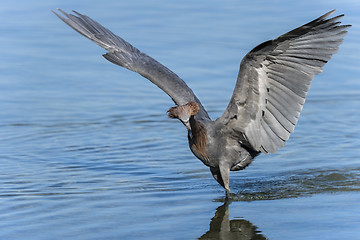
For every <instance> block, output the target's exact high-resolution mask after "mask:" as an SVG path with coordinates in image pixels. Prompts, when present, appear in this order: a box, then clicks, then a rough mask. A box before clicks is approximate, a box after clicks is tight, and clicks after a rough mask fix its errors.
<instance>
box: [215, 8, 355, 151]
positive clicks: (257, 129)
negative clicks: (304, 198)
mask: <svg viewBox="0 0 360 240" xmlns="http://www.w3.org/2000/svg"><path fill="white" fill-rule="evenodd" d="M334 12H335V10H333V11H331V12H328V13H326V14H325V15H323V16H321V17H319V18H317V19H315V20H314V21H311V22H309V23H307V24H305V25H303V26H301V27H299V28H296V29H294V30H292V31H290V32H288V33H286V34H284V35H282V36H280V37H278V38H276V39H274V40H270V41H267V42H264V43H262V44H260V45H258V46H257V47H255V48H254V49H253V50H251V51H250V52H249V53H248V54H247V55H246V56H245V57H244V59H243V60H242V62H241V64H240V71H239V75H238V79H237V83H236V86H235V90H234V93H233V96H232V98H231V100H230V103H229V105H228V107H227V109H226V110H225V112H224V113H223V115H222V117H221V118H219V119H218V121H221V122H222V123H223V124H225V125H226V129H227V130H228V131H229V132H230V134H232V135H233V136H234V137H236V138H238V139H239V140H240V141H242V142H243V144H245V145H246V144H247V145H248V147H251V148H253V149H254V150H256V151H261V152H263V153H274V152H276V151H277V149H278V148H281V147H283V146H284V145H285V141H286V140H288V139H289V137H290V133H292V132H293V131H294V127H295V125H296V123H297V121H298V118H299V115H300V112H301V110H302V107H303V104H304V102H305V97H306V94H307V92H308V90H309V88H310V83H311V80H312V79H313V77H314V75H315V74H319V73H321V72H322V70H323V69H322V67H323V66H324V65H325V64H326V63H327V62H328V61H329V60H330V58H331V57H332V55H333V54H335V53H336V52H337V51H338V47H339V45H340V44H341V43H342V42H343V38H344V36H345V34H346V33H347V31H346V30H347V28H349V27H350V25H340V22H339V20H340V19H341V18H342V17H343V15H339V16H336V17H334V18H330V19H328V17H329V16H330V15H331V14H333V13H334Z"/></svg>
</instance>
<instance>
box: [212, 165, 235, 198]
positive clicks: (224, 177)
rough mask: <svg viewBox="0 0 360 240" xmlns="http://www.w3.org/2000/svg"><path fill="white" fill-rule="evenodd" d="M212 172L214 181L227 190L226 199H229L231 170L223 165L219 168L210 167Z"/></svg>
mask: <svg viewBox="0 0 360 240" xmlns="http://www.w3.org/2000/svg"><path fill="white" fill-rule="evenodd" d="M210 171H211V173H212V175H213V177H214V179H215V180H216V181H217V182H218V183H219V184H220V185H221V186H222V187H223V188H225V190H226V197H229V195H230V194H231V190H230V187H229V172H230V169H229V168H228V167H225V166H223V165H220V166H219V167H210Z"/></svg>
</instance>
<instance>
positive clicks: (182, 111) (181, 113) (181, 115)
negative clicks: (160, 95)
mask: <svg viewBox="0 0 360 240" xmlns="http://www.w3.org/2000/svg"><path fill="white" fill-rule="evenodd" d="M199 110H200V108H199V104H197V103H196V102H188V103H187V104H185V105H181V106H178V107H172V108H170V109H169V110H168V111H167V113H168V116H169V118H178V119H180V120H181V121H183V122H188V121H189V118H190V117H191V116H195V115H196V114H197V113H198V112H199Z"/></svg>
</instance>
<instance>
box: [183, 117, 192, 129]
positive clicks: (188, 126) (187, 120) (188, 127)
mask: <svg viewBox="0 0 360 240" xmlns="http://www.w3.org/2000/svg"><path fill="white" fill-rule="evenodd" d="M182 123H183V124H184V125H185V127H186V128H187V130H191V126H190V121H189V119H186V120H182Z"/></svg>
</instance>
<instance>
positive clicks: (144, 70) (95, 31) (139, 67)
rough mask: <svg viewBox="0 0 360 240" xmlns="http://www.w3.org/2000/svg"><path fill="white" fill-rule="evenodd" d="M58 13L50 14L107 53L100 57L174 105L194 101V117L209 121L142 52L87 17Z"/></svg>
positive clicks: (175, 79) (181, 85)
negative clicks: (138, 78) (161, 93)
mask: <svg viewBox="0 0 360 240" xmlns="http://www.w3.org/2000/svg"><path fill="white" fill-rule="evenodd" d="M58 10H59V11H60V12H61V13H62V14H63V15H64V16H60V14H58V13H56V12H54V13H55V14H56V15H57V16H58V17H59V18H60V19H61V20H63V21H64V22H65V23H66V24H67V25H69V26H70V27H71V28H73V29H74V30H76V31H77V32H79V33H80V34H81V35H83V36H84V37H86V38H88V39H90V40H91V41H93V42H95V43H96V44H97V45H99V46H100V47H102V48H105V49H106V50H107V51H108V53H106V54H104V55H103V56H104V57H105V58H106V59H107V60H109V61H110V62H112V63H114V64H117V65H120V66H122V67H124V68H127V69H129V70H131V71H134V72H137V73H139V74H140V75H142V76H143V77H145V78H147V79H149V80H150V81H151V82H152V83H154V84H155V85H156V86H158V87H159V88H160V89H162V90H163V91H164V92H166V93H167V94H168V95H169V96H170V97H171V98H172V100H173V101H174V102H175V103H176V104H177V105H184V104H186V103H188V102H191V101H194V102H197V103H198V104H199V106H200V111H199V113H198V117H200V118H209V116H208V114H207V112H206V111H205V109H204V107H203V106H202V105H201V103H200V101H199V99H198V98H197V97H196V96H195V94H194V93H193V91H192V90H191V89H190V88H189V87H188V86H187V85H186V83H185V82H184V81H183V80H182V79H181V78H180V77H179V76H178V75H176V74H175V73H173V72H172V71H171V70H170V69H168V68H167V67H165V66H163V65H162V64H161V63H159V62H158V61H156V60H155V59H153V58H152V57H150V56H148V55H146V54H145V53H142V52H141V51H139V50H138V49H137V48H135V47H133V46H132V45H131V44H130V43H128V42H126V41H125V40H124V39H122V38H120V37H119V36H117V35H115V34H114V33H112V32H111V31H110V30H108V29H107V28H105V27H103V26H102V25H100V24H99V23H97V22H96V21H94V20H92V19H91V18H89V17H87V16H85V15H82V14H80V13H78V12H75V11H74V13H75V14H76V15H73V14H68V13H66V12H64V11H62V10H61V9H58Z"/></svg>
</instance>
